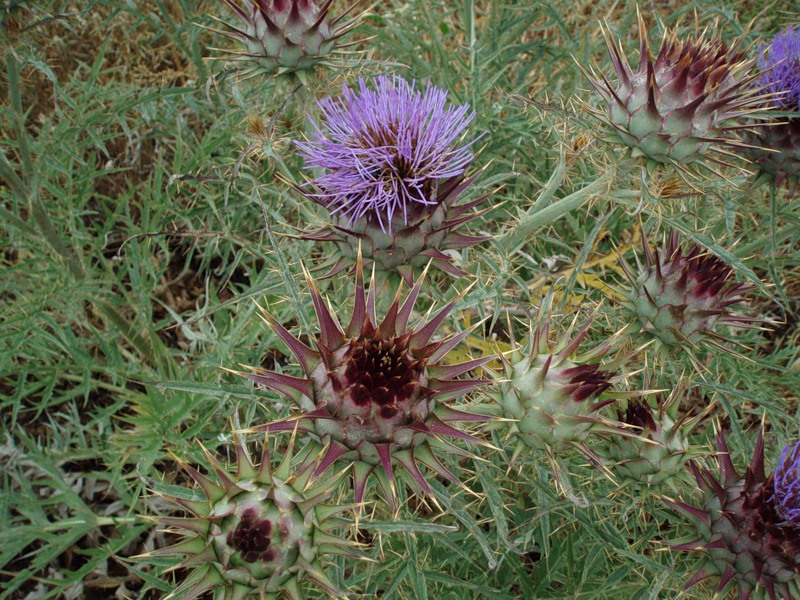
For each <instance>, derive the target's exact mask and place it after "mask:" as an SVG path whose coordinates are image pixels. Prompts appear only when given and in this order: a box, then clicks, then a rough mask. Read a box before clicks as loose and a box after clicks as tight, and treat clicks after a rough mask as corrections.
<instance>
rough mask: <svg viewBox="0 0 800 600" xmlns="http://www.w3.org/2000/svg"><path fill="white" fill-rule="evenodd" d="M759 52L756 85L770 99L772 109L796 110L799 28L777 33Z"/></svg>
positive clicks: (799, 80)
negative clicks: (757, 80) (758, 76)
mask: <svg viewBox="0 0 800 600" xmlns="http://www.w3.org/2000/svg"><path fill="white" fill-rule="evenodd" d="M761 52H762V54H761V58H759V61H758V66H759V68H760V69H761V70H762V71H763V74H762V75H761V77H760V79H759V85H760V86H761V87H763V88H764V90H765V91H767V92H770V94H771V95H772V96H773V101H772V102H773V104H774V105H775V106H776V108H780V109H781V110H788V111H797V110H800V27H788V28H787V29H785V30H784V31H782V32H780V33H778V34H777V35H776V36H775V37H774V38H773V40H772V44H771V45H770V46H769V47H768V48H765V47H763V46H762V47H761Z"/></svg>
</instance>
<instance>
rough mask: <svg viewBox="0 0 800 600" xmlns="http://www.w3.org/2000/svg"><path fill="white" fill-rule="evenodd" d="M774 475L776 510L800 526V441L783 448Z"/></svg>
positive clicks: (786, 519) (784, 517)
mask: <svg viewBox="0 0 800 600" xmlns="http://www.w3.org/2000/svg"><path fill="white" fill-rule="evenodd" d="M774 477H775V495H774V500H773V502H774V503H775V511H776V512H777V513H778V514H779V515H780V516H781V518H783V519H784V520H785V521H786V522H787V523H791V524H792V525H794V526H797V527H800V442H798V443H797V444H796V445H795V447H794V448H790V447H789V446H786V447H785V448H784V449H783V452H781V460H780V462H779V463H778V466H777V467H776V468H775V474H774Z"/></svg>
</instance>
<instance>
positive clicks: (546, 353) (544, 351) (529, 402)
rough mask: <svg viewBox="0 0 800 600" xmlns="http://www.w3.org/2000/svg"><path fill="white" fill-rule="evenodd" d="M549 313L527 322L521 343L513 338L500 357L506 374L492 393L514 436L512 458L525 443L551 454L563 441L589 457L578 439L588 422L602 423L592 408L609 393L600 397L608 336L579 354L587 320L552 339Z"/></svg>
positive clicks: (606, 377)
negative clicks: (535, 323) (516, 441)
mask: <svg viewBox="0 0 800 600" xmlns="http://www.w3.org/2000/svg"><path fill="white" fill-rule="evenodd" d="M549 321H550V319H549V314H546V316H545V317H544V319H543V322H542V323H541V324H540V325H538V326H532V327H531V331H530V336H529V337H528V339H527V341H526V344H525V345H524V346H519V345H518V344H517V343H516V341H513V340H512V350H511V352H509V353H507V355H504V356H503V357H502V360H503V365H504V368H505V374H504V375H505V377H503V378H501V376H500V375H499V374H498V375H497V378H498V379H501V383H500V392H499V394H497V395H496V398H497V400H498V401H499V402H500V405H501V406H502V408H503V414H504V416H505V417H506V418H508V419H510V420H512V421H513V423H512V425H511V432H512V434H514V435H515V436H516V437H517V438H518V439H519V444H518V445H517V448H516V449H515V453H514V458H516V457H517V456H518V455H519V454H520V453H521V452H523V451H524V450H525V448H534V449H539V450H546V451H547V452H549V453H552V451H553V450H554V449H558V448H560V447H562V446H564V445H573V446H576V447H577V448H578V449H579V450H581V451H582V452H584V454H586V455H587V457H589V458H590V459H591V460H592V461H593V462H595V463H598V461H597V459H596V457H595V456H594V455H593V454H592V453H591V452H590V451H589V450H588V448H586V447H585V446H584V444H583V441H584V440H585V438H586V436H587V435H588V433H589V430H590V429H592V427H596V428H599V427H602V426H603V421H602V419H600V418H598V416H597V411H599V410H600V409H601V408H602V407H603V406H606V405H608V404H611V403H612V402H614V401H615V399H614V398H601V396H602V395H603V393H604V392H605V391H606V390H608V389H609V388H610V387H611V378H612V377H613V376H614V372H613V370H614V369H615V368H616V365H615V364H613V363H612V364H605V365H604V364H602V362H601V361H602V359H603V358H604V356H605V355H606V354H607V353H608V351H609V350H610V348H611V343H610V342H609V341H607V342H604V343H602V344H600V345H598V346H596V347H595V348H593V349H591V350H589V351H587V352H585V353H583V354H580V353H578V347H579V345H580V343H581V342H582V341H583V339H584V338H585V337H586V335H587V334H588V333H589V328H590V326H591V319H590V320H587V321H586V322H585V323H584V324H583V325H582V326H581V327H580V328H579V329H578V331H577V332H576V333H575V334H574V335H573V331H574V329H575V327H576V322H575V321H573V322H572V324H571V325H570V327H569V329H568V330H567V332H566V333H565V334H564V335H563V336H560V338H559V340H558V341H557V342H556V343H554V344H552V343H551V342H550V340H549V336H550V322H549Z"/></svg>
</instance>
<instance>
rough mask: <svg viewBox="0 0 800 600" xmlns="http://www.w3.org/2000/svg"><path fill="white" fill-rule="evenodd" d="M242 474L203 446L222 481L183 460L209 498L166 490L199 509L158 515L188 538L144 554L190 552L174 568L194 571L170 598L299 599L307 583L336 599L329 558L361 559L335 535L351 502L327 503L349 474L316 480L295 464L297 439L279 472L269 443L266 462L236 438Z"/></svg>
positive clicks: (174, 498)
mask: <svg viewBox="0 0 800 600" xmlns="http://www.w3.org/2000/svg"><path fill="white" fill-rule="evenodd" d="M234 446H235V450H236V460H237V463H236V471H235V473H230V472H228V470H226V469H225V468H224V467H223V466H222V465H220V464H219V463H218V462H217V461H216V460H215V459H214V457H213V456H212V455H211V454H210V453H209V452H208V451H207V450H205V448H204V449H203V451H204V453H205V456H206V459H207V460H208V462H209V463H210V464H211V466H212V468H213V470H214V472H215V474H216V481H215V480H213V479H211V478H209V477H207V476H205V475H203V474H201V473H200V472H199V471H197V470H196V469H194V468H193V467H191V466H189V465H187V464H185V463H183V462H181V463H180V466H181V468H182V469H183V470H184V471H186V472H187V473H188V474H189V475H190V476H191V478H192V479H194V481H195V482H196V483H197V485H198V486H199V487H200V490H201V491H202V493H203V495H204V496H205V499H203V500H190V499H187V498H188V497H189V494H190V491H189V490H184V492H185V493H181V494H178V495H167V494H159V495H161V496H163V497H164V498H166V499H167V500H169V501H170V502H172V503H174V504H176V505H178V506H179V507H181V508H183V509H184V510H186V511H188V512H189V513H191V514H192V516H191V517H186V518H175V517H159V518H158V519H157V521H158V522H159V523H160V524H162V525H165V526H167V527H170V528H174V529H175V530H176V531H179V532H180V533H181V534H182V535H183V536H184V539H183V540H182V541H180V542H178V543H177V544H174V545H172V546H168V547H166V548H160V549H156V550H153V551H152V552H149V553H148V554H146V555H144V556H141V557H140V558H148V559H149V558H153V557H161V556H183V557H185V558H184V559H183V560H182V561H181V562H180V563H179V564H178V565H177V566H176V567H175V568H181V567H182V568H186V569H190V570H192V573H191V574H190V575H189V576H188V577H187V578H186V579H185V580H184V581H183V582H182V583H181V584H180V585H179V586H178V588H177V589H176V590H175V591H174V592H172V593H171V594H169V595H168V596H167V598H183V599H189V598H198V597H200V596H201V595H203V594H205V593H207V592H211V591H217V592H218V593H219V594H220V595H219V596H217V595H215V597H222V598H224V599H225V600H243V599H245V598H255V597H258V598H261V599H268V600H269V599H276V598H278V597H281V598H291V599H292V600H300V599H301V598H303V597H304V595H303V594H302V593H301V589H302V585H301V584H302V582H303V581H306V580H307V581H310V582H313V583H314V584H315V585H316V586H317V587H319V588H320V589H322V590H323V591H325V592H326V593H327V594H329V595H330V596H335V597H341V596H342V593H341V592H340V591H339V590H338V589H337V587H336V585H335V584H334V583H333V582H332V581H331V580H330V578H329V577H328V576H327V575H326V574H325V570H324V567H323V565H322V559H324V557H326V556H330V555H347V556H351V557H356V556H358V553H357V552H355V550H354V548H353V547H352V544H351V543H350V542H348V541H347V540H346V539H343V538H339V537H336V536H334V535H332V534H331V530H332V529H335V528H336V527H341V526H342V522H341V520H340V519H338V518H337V517H336V515H338V514H339V513H341V512H343V511H345V510H347V509H348V508H349V507H347V506H335V505H326V504H323V502H324V501H325V500H326V499H327V498H328V497H329V496H330V493H331V490H332V489H333V488H334V487H335V486H336V484H337V482H338V480H339V478H340V477H341V475H342V473H340V474H339V475H337V476H334V477H333V478H330V479H329V480H327V481H324V482H319V481H318V482H316V483H313V482H311V481H310V480H311V475H312V471H311V469H310V468H309V466H308V465H306V466H305V467H301V468H300V469H299V470H296V469H295V467H294V466H293V464H292V463H293V458H294V450H293V448H294V439H293V440H292V443H291V444H290V445H289V447H288V449H287V450H286V453H285V454H284V456H283V459H282V460H281V461H280V464H279V465H278V466H277V467H276V468H274V469H273V467H272V464H271V458H270V455H269V448H268V445H267V441H266V440H265V442H264V446H263V450H262V453H261V461H260V463H259V464H257V465H256V464H255V463H254V462H253V459H252V456H251V455H250V452H249V450H248V449H247V445H246V444H245V443H244V441H243V440H242V439H241V438H240V437H239V436H238V435H235V436H234Z"/></svg>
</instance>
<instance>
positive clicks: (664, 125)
mask: <svg viewBox="0 0 800 600" xmlns="http://www.w3.org/2000/svg"><path fill="white" fill-rule="evenodd" d="M603 34H604V36H605V38H606V43H607V45H608V51H609V53H610V55H611V61H612V63H613V65H614V71H615V74H616V77H617V83H616V84H612V83H611V82H610V81H609V80H608V78H607V77H606V76H605V75H603V74H600V75H599V76H598V75H597V74H596V73H594V72H592V73H591V74H590V73H589V72H587V71H585V70H584V74H585V75H586V77H587V78H588V79H589V82H590V83H591V84H592V86H593V87H594V88H595V90H597V91H598V92H599V93H600V95H601V96H602V97H603V99H604V100H605V101H606V102H607V103H608V111H607V113H603V112H601V111H599V110H596V109H593V108H592V109H590V112H591V113H592V114H594V115H595V116H596V117H598V118H599V119H601V120H603V121H604V122H606V123H608V124H610V125H611V126H612V127H613V129H614V132H615V133H616V138H617V140H618V141H620V142H622V143H623V144H625V145H627V146H630V147H631V148H633V149H634V152H633V154H634V156H645V157H647V158H648V159H650V160H652V161H655V162H656V163H670V164H677V165H687V164H689V163H693V162H698V161H703V160H713V161H715V162H722V161H721V159H720V157H719V155H720V154H726V153H727V152H726V151H725V149H724V148H725V147H729V148H731V147H734V148H735V147H741V146H742V144H741V141H740V140H739V139H738V137H737V136H735V135H734V131H735V130H736V129H737V128H738V127H740V126H741V125H740V119H741V117H744V116H745V115H748V114H750V113H751V112H754V111H755V110H757V108H758V102H759V90H758V89H755V88H753V87H751V86H749V85H748V84H749V83H751V82H752V81H753V79H754V76H747V72H748V70H749V69H750V67H751V65H752V61H750V60H748V59H747V58H746V57H745V56H744V54H743V53H742V52H741V51H739V50H737V49H735V48H730V47H728V46H727V45H726V44H725V43H724V42H722V41H721V39H720V38H719V35H718V34H714V35H711V36H710V37H708V38H707V39H706V38H704V37H702V36H701V37H698V38H696V39H679V38H678V36H677V35H676V34H675V32H670V31H665V32H664V39H663V41H662V43H661V50H660V51H659V53H658V56H657V57H656V59H655V61H654V60H653V58H652V57H651V55H650V48H649V45H648V41H647V30H646V27H645V24H644V20H643V19H642V17H641V16H639V37H640V40H641V48H640V50H639V67H638V69H637V70H636V71H635V72H634V71H633V70H632V69H631V67H630V65H629V64H628V60H627V59H626V58H625V51H624V49H623V48H622V45H621V44H615V43H614V42H613V41H612V40H611V36H610V33H608V32H607V31H606V30H603ZM714 151H716V152H714Z"/></svg>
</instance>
